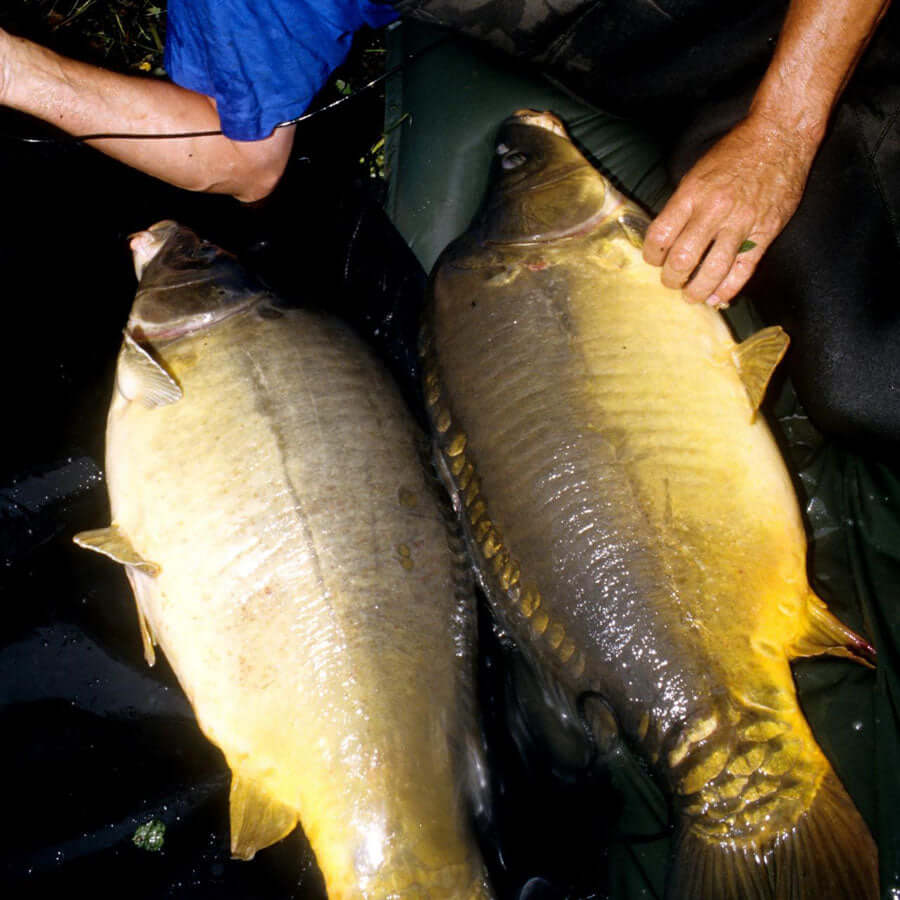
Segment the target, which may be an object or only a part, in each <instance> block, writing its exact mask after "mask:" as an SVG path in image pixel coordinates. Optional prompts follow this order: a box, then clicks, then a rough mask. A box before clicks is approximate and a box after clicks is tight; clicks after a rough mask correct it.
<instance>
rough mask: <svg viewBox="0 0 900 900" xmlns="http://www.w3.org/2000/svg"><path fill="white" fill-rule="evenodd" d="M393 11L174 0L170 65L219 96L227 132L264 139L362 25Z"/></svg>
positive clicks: (292, 1) (296, 109)
mask: <svg viewBox="0 0 900 900" xmlns="http://www.w3.org/2000/svg"><path fill="white" fill-rule="evenodd" d="M396 17H397V14H396V13H395V12H394V10H393V9H392V7H391V6H390V5H388V4H387V3H378V2H372V0H169V5H168V12H167V26H166V52H165V66H166V71H167V72H168V73H169V76H170V77H171V78H172V80H173V81H174V82H175V83H176V84H179V85H181V86H182V87H185V88H189V89H190V90H193V91H198V92H199V93H201V94H206V95H207V96H210V97H213V98H214V99H215V101H216V103H217V105H218V110H219V118H220V119H221V121H222V130H223V131H224V133H225V134H226V135H227V136H228V137H229V138H232V139H234V140H239V141H254V140H259V139H260V138H264V137H268V136H269V135H270V134H271V133H272V129H273V128H274V127H275V126H276V125H277V124H278V123H279V122H284V121H286V120H287V119H292V118H294V117H296V116H299V115H301V114H302V113H303V112H304V111H305V110H306V108H307V106H309V103H310V101H311V100H312V99H313V97H314V96H315V95H316V93H317V92H318V90H319V89H320V88H321V87H322V85H324V84H325V81H326V80H327V78H328V76H329V74H330V73H331V72H332V71H333V70H334V69H335V68H336V67H337V66H339V65H340V64H341V63H342V62H343V61H344V58H345V57H346V56H347V52H348V51H349V49H350V44H351V42H352V40H353V34H354V32H355V31H356V30H357V29H358V28H360V27H361V26H363V25H370V26H372V27H376V28H377V27H379V26H381V25H386V24H387V23H388V22H390V21H392V20H393V19H395V18H396Z"/></svg>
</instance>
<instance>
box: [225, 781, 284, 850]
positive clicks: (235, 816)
mask: <svg viewBox="0 0 900 900" xmlns="http://www.w3.org/2000/svg"><path fill="white" fill-rule="evenodd" d="M230 807H231V855H232V856H236V857H238V858H239V859H253V857H254V855H255V854H256V851H257V850H262V849H263V848H264V847H268V846H269V845H270V844H274V843H275V842H276V841H280V840H281V839H282V838H283V837H284V836H285V835H287V834H289V833H290V832H291V831H293V830H294V828H295V827H296V825H297V821H298V819H299V816H298V815H297V811H296V810H295V809H292V808H291V807H289V806H285V805H284V804H283V803H281V802H280V801H278V800H275V799H274V798H273V797H272V796H271V795H270V794H268V793H267V792H266V791H264V790H263V789H262V788H260V787H259V785H258V784H257V783H256V782H255V781H252V780H250V779H247V778H243V777H242V776H240V775H239V774H238V773H237V771H235V770H232V772H231V797H230Z"/></svg>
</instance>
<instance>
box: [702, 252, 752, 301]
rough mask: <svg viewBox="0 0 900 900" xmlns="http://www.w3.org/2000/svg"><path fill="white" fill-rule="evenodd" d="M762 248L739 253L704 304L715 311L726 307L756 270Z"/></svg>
mask: <svg viewBox="0 0 900 900" xmlns="http://www.w3.org/2000/svg"><path fill="white" fill-rule="evenodd" d="M763 252H764V248H763V247H762V246H756V247H754V248H753V249H752V250H749V251H748V252H746V253H739V254H738V255H737V258H736V259H735V261H734V263H733V264H732V266H731V269H730V270H729V272H728V274H727V275H726V276H725V278H723V279H722V282H721V284H719V285H718V287H716V289H715V290H714V291H713V293H712V294H710V296H709V297H708V298H707V300H706V302H707V303H708V304H709V305H710V306H714V307H716V308H717V309H721V308H722V307H725V306H728V304H729V303H731V301H732V300H733V299H734V298H735V297H736V296H737V295H738V294H739V293H740V292H741V291H742V290H743V289H744V286H745V285H746V284H747V282H748V281H749V279H750V276H751V275H752V274H753V273H754V271H755V270H756V266H757V265H758V263H759V261H760V259H762V256H763Z"/></svg>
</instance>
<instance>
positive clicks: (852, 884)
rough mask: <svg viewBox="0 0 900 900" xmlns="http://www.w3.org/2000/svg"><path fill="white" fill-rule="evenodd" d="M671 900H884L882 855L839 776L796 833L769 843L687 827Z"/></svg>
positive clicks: (822, 789)
mask: <svg viewBox="0 0 900 900" xmlns="http://www.w3.org/2000/svg"><path fill="white" fill-rule="evenodd" d="M667 898H668V900H825V898H827V900H877V898H878V852H877V850H876V847H875V842H874V841H873V840H872V836H871V834H870V833H869V829H868V828H867V827H866V824H865V822H864V821H863V819H862V817H861V816H860V814H859V813H858V812H857V810H856V808H855V807H854V805H853V802H852V801H851V800H850V797H849V796H848V794H847V792H846V791H845V790H844V788H843V786H842V785H841V783H840V781H838V778H837V776H836V775H835V774H834V772H832V771H829V772H828V773H827V774H826V775H825V776H824V778H823V780H822V782H821V784H820V785H819V789H818V791H817V792H816V794H815V796H814V797H813V801H812V804H811V805H810V807H809V809H807V810H806V811H805V812H804V813H803V814H802V815H801V816H800V818H799V819H798V820H797V821H796V823H795V824H794V825H793V827H792V828H790V829H788V830H786V831H785V832H784V833H781V834H778V835H777V836H775V837H774V838H771V837H770V838H769V840H768V842H767V843H758V842H754V841H752V840H750V839H747V838H730V839H723V840H721V841H716V840H713V839H711V838H710V837H709V836H708V835H707V834H704V833H703V830H702V828H701V827H699V826H698V825H697V824H696V822H694V823H692V824H690V825H686V827H685V828H684V830H683V831H682V833H681V835H680V839H679V842H678V845H677V848H676V856H675V861H674V863H673V866H672V871H671V874H670V876H669V886H668V890H667Z"/></svg>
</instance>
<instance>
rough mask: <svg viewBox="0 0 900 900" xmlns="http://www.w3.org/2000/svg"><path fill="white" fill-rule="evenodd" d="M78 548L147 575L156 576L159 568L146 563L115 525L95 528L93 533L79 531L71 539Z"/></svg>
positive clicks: (154, 564) (153, 564)
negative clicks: (101, 555)
mask: <svg viewBox="0 0 900 900" xmlns="http://www.w3.org/2000/svg"><path fill="white" fill-rule="evenodd" d="M72 540H73V541H75V543H76V544H78V546H79V547H84V549H85V550H93V551H94V552H95V553H102V554H103V556H107V557H109V558H110V559H111V560H113V561H114V562H117V563H120V564H121V565H123V566H133V567H134V568H135V569H139V570H140V571H141V572H146V573H147V574H148V575H158V574H159V566H158V565H156V563H152V562H148V561H147V560H146V559H144V558H143V557H142V556H141V555H140V554H139V553H138V552H137V551H136V550H135V549H134V547H132V546H131V541H130V540H128V538H127V536H126V535H124V534H123V533H122V532H121V531H119V528H118V526H117V525H110V526H109V528H97V529H95V530H94V531H81V532H79V533H78V534H76V535H75V537H73V538H72Z"/></svg>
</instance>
